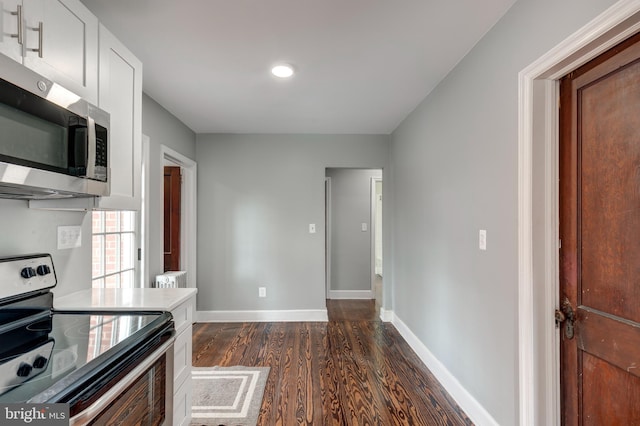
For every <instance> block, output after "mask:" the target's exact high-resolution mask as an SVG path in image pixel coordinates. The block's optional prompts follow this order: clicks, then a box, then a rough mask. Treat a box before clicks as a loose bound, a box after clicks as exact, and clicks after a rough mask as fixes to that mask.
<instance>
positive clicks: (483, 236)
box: [478, 229, 487, 250]
mask: <svg viewBox="0 0 640 426" xmlns="http://www.w3.org/2000/svg"><path fill="white" fill-rule="evenodd" d="M478 248H480V250H486V249H487V231H486V230H485V229H481V230H480V232H479V233H478Z"/></svg>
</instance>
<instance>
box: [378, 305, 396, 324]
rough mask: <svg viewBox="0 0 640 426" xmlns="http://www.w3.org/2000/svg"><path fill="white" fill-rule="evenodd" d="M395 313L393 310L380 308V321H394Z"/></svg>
mask: <svg viewBox="0 0 640 426" xmlns="http://www.w3.org/2000/svg"><path fill="white" fill-rule="evenodd" d="M394 318H395V315H394V313H393V311H392V310H390V309H385V308H380V321H382V322H393V319H394Z"/></svg>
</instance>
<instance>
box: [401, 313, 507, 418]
mask: <svg viewBox="0 0 640 426" xmlns="http://www.w3.org/2000/svg"><path fill="white" fill-rule="evenodd" d="M393 325H394V326H395V327H396V329H397V330H398V332H399V333H400V335H401V336H402V337H403V338H404V340H406V341H407V343H408V344H409V346H411V349H413V350H414V352H415V353H416V354H417V355H418V357H419V358H420V359H421V360H422V362H424V364H425V365H426V366H427V368H428V369H429V371H431V372H432V373H433V375H434V376H435V377H436V379H438V381H439V382H440V384H441V385H442V386H443V387H444V388H445V389H446V390H447V392H448V393H449V395H451V396H452V397H453V399H455V401H456V402H457V403H458V405H459V406H460V408H462V410H464V412H465V413H466V414H467V416H469V418H470V419H471V421H473V423H474V424H476V425H483V426H498V422H497V421H496V420H495V419H494V418H493V417H492V416H491V414H489V412H488V411H487V410H485V409H484V407H483V406H482V404H480V403H479V402H478V401H477V400H476V399H475V398H474V397H473V396H472V395H471V394H470V393H469V391H467V390H466V389H465V387H464V386H462V384H461V383H460V382H459V381H458V379H456V377H455V376H454V375H453V374H451V372H450V371H449V370H448V369H447V367H445V366H444V364H443V363H442V362H440V360H439V359H438V358H436V357H435V355H433V354H432V353H431V351H430V350H429V349H428V348H427V347H426V346H425V345H424V343H422V342H421V341H420V339H419V338H418V337H417V336H416V335H415V334H413V332H412V331H411V329H410V328H409V327H408V326H407V325H406V324H405V323H404V322H403V321H402V320H401V319H400V318H398V317H397V316H394V318H393Z"/></svg>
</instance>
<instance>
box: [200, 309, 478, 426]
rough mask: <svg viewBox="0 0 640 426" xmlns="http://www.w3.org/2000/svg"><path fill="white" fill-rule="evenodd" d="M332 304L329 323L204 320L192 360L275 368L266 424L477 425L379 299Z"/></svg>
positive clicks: (270, 381)
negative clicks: (383, 313) (386, 318)
mask: <svg viewBox="0 0 640 426" xmlns="http://www.w3.org/2000/svg"><path fill="white" fill-rule="evenodd" d="M327 308H328V314H329V322H327V323H317V322H306V323H290V322H288V323H279V322H266V323H198V324H196V325H195V326H194V333H193V365H194V366H196V367H206V366H213V365H221V366H234V365H244V366H269V367H271V371H270V373H269V378H268V380H267V385H266V388H265V394H264V399H263V401H262V409H261V412H260V418H259V420H258V424H259V425H261V426H271V425H283V426H287V425H294V424H304V425H472V422H471V420H469V418H468V417H467V416H466V415H465V414H464V412H462V410H461V409H460V408H459V407H458V406H457V404H456V403H455V401H454V400H453V399H452V398H451V397H450V396H449V395H448V394H447V392H446V391H445V390H444V389H443V388H442V386H441V385H440V384H439V383H438V382H437V381H436V379H435V378H434V377H433V375H432V374H431V372H429V370H428V369H427V368H426V367H425V365H424V364H423V363H422V361H420V359H419V358H418V357H417V355H416V354H415V353H414V352H413V351H412V350H411V348H410V347H409V345H408V344H407V343H406V342H405V341H404V339H403V338H402V337H401V336H400V334H399V333H398V332H397V330H396V329H395V328H394V327H393V326H392V325H391V324H387V323H383V322H381V321H380V320H379V319H378V318H377V315H376V308H375V304H374V302H373V301H367V300H358V301H352V300H330V301H327Z"/></svg>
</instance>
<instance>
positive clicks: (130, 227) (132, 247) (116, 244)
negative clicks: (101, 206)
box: [91, 211, 137, 288]
mask: <svg viewBox="0 0 640 426" xmlns="http://www.w3.org/2000/svg"><path fill="white" fill-rule="evenodd" d="M92 234H93V239H92V268H91V270H92V274H91V276H92V286H93V288H118V287H122V288H133V287H137V286H136V261H135V253H136V213H135V212H132V211H94V212H92Z"/></svg>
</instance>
